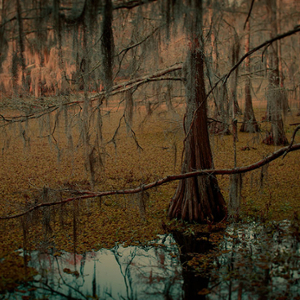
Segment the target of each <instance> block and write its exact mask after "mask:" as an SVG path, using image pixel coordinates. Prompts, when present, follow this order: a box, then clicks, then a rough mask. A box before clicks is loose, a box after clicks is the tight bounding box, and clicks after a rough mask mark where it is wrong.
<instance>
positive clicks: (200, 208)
mask: <svg viewBox="0 0 300 300" xmlns="http://www.w3.org/2000/svg"><path fill="white" fill-rule="evenodd" d="M196 45H197V42H195V43H194V45H193V46H194V48H193V49H192V50H191V51H190V53H189V55H188V62H187V65H188V71H187V86H186V90H187V111H186V117H185V124H184V125H185V130H186V134H187V136H186V140H185V153H184V154H185V157H184V162H183V166H182V173H186V172H189V171H192V170H197V169H198V170H200V169H210V168H211V167H212V166H213V161H212V152H211V148H210V142H209V134H208V128H207V103H206V94H205V85H204V74H203V56H202V55H203V51H201V50H202V49H201V48H200V46H198V47H197V46H196ZM225 215H226V213H225V201H224V199H223V196H222V194H221V192H220V189H219V187H218V181H217V179H216V177H215V176H214V175H210V176H199V177H194V178H188V179H183V180H181V181H180V182H179V184H178V187H177V190H176V192H175V195H174V197H173V198H172V200H171V203H170V207H169V212H168V216H169V217H170V218H179V219H183V220H187V221H190V222H191V221H197V222H201V223H203V222H206V221H207V220H210V221H219V220H221V219H223V218H224V217H225Z"/></svg>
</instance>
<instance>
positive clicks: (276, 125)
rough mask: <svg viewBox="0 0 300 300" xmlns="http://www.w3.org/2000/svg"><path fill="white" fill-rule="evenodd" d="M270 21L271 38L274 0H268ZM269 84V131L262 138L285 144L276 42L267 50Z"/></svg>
mask: <svg viewBox="0 0 300 300" xmlns="http://www.w3.org/2000/svg"><path fill="white" fill-rule="evenodd" d="M268 8H269V13H270V23H271V38H273V37H275V36H277V22H276V0H268ZM268 54H269V68H268V69H269V70H268V73H269V74H268V77H269V78H268V79H269V85H268V90H267V101H268V104H267V105H268V106H267V115H268V120H269V121H270V122H271V133H270V135H269V136H268V137H267V138H266V139H265V140H264V141H265V142H266V143H268V144H274V145H287V144H288V141H287V138H286V136H285V132H284V127H283V120H282V95H281V92H280V84H279V64H278V44H277V43H272V45H270V47H269V50H268Z"/></svg>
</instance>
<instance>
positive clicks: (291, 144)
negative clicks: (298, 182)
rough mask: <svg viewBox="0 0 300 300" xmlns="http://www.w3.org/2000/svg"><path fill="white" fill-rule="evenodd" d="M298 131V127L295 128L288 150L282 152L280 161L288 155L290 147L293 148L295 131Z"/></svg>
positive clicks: (299, 127)
mask: <svg viewBox="0 0 300 300" xmlns="http://www.w3.org/2000/svg"><path fill="white" fill-rule="evenodd" d="M299 129H300V125H299V126H297V127H296V128H295V130H294V133H293V136H292V139H291V142H290V144H289V146H288V148H287V149H286V151H285V152H284V154H283V156H282V159H284V157H285V156H286V155H287V154H288V152H290V149H291V147H292V146H293V143H294V140H295V136H296V133H297V131H298V130H299Z"/></svg>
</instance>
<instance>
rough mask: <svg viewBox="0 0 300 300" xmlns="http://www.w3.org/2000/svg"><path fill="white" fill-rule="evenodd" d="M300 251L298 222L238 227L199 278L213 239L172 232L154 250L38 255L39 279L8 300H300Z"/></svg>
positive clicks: (33, 257) (33, 256)
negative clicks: (201, 258) (194, 262)
mask: <svg viewBox="0 0 300 300" xmlns="http://www.w3.org/2000/svg"><path fill="white" fill-rule="evenodd" d="M178 244H180V247H178ZM299 246H300V244H299V228H298V225H297V223H295V222H294V223H291V222H289V221H282V222H281V223H268V224H264V225H259V224H256V223H250V224H231V225H230V226H229V227H228V228H227V230H226V233H225V237H224V240H223V242H222V243H221V245H220V248H219V251H217V252H216V251H215V253H216V256H215V258H214V262H213V268H212V270H211V273H210V274H209V275H207V273H206V272H205V273H202V272H201V262H200V264H199V267H198V268H197V272H198V273H197V274H196V273H194V272H193V271H192V268H190V267H188V264H187V259H191V257H190V254H191V253H209V252H210V251H211V244H210V242H209V239H208V238H207V237H206V238H205V237H204V238H202V239H197V238H196V237H195V236H193V235H188V236H184V235H176V234H173V235H171V234H168V235H165V236H160V237H159V238H158V239H157V241H154V243H153V244H152V245H151V246H148V247H139V246H131V247H126V248H124V247H122V246H120V245H118V246H115V247H114V248H112V249H101V250H99V251H97V252H88V253H85V254H81V255H79V254H74V253H67V252H63V253H60V254H58V253H49V252H48V253H42V252H39V251H33V252H31V253H27V254H29V256H30V261H29V262H28V266H31V267H33V268H35V269H36V270H37V271H38V273H39V275H37V276H35V278H34V281H33V282H30V283H29V284H27V285H21V286H19V288H18V290H17V291H14V292H13V293H7V294H6V295H3V299H211V300H214V299H242V300H243V299H281V300H283V299H295V300H296V299H300V271H299V270H300V260H299V258H300V250H299V249H300V247H299ZM215 250H216V249H215ZM20 255H23V251H22V250H20ZM0 299H2V298H1V296H0Z"/></svg>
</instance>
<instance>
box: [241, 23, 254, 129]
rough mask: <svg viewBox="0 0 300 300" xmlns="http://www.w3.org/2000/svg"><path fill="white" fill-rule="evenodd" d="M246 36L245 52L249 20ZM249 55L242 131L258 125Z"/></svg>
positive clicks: (246, 42)
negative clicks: (253, 101) (254, 107)
mask: <svg viewBox="0 0 300 300" xmlns="http://www.w3.org/2000/svg"><path fill="white" fill-rule="evenodd" d="M246 31H247V36H246V40H245V52H246V53H247V52H248V51H249V49H250V20H249V21H248V22H247V24H246ZM250 70H251V68H250V57H247V58H246V59H245V71H246V74H249V75H248V76H247V78H246V81H245V111H244V120H243V124H242V126H241V129H240V131H242V132H257V131H259V126H258V124H257V121H256V119H255V115H254V110H253V105H252V96H251V89H250V87H251V79H250Z"/></svg>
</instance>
